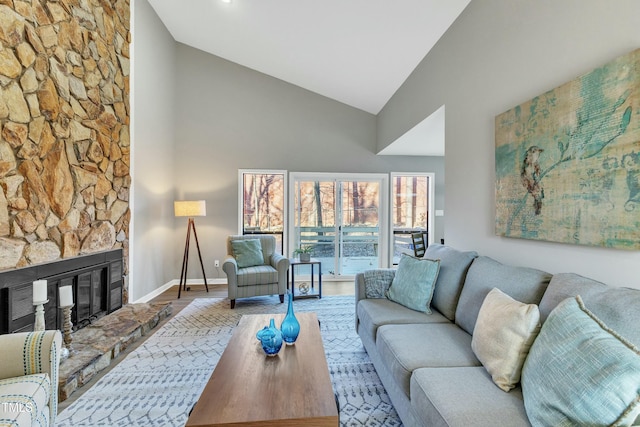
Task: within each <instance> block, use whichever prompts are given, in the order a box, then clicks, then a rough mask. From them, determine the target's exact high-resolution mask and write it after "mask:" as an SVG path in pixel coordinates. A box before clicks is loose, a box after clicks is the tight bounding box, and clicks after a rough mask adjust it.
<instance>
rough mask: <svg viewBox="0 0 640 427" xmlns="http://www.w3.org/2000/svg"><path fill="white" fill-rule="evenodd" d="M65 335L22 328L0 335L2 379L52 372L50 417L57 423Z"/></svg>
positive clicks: (50, 375) (50, 376)
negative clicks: (59, 381) (60, 370)
mask: <svg viewBox="0 0 640 427" xmlns="http://www.w3.org/2000/svg"><path fill="white" fill-rule="evenodd" d="M61 348H62V335H61V334H60V331H55V330H50V331H41V332H22V333H17V334H6V335H0V349H2V363H1V364H0V379H6V378H15V377H21V376H24V375H31V374H42V373H44V374H48V375H49V379H50V380H51V396H50V397H49V411H50V414H49V419H50V421H51V425H54V422H55V418H56V415H57V414H58V370H59V368H60V350H61Z"/></svg>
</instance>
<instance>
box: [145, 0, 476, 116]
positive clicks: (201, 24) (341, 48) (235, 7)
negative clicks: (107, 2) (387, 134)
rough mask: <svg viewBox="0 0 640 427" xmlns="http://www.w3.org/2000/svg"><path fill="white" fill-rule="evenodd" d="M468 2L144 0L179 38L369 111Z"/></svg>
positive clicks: (395, 86)
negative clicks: (147, 1) (147, 0)
mask: <svg viewBox="0 0 640 427" xmlns="http://www.w3.org/2000/svg"><path fill="white" fill-rule="evenodd" d="M227 1H229V0H227ZM469 2H470V0H231V3H227V2H225V1H223V0H185V1H177V0H149V3H150V4H151V6H152V7H153V8H154V10H155V11H156V13H157V14H158V16H159V17H160V19H161V20H162V22H163V23H164V24H165V26H166V27H167V29H168V30H169V32H170V33H171V35H172V36H173V38H174V39H175V40H176V41H178V42H180V43H184V44H186V45H189V46H192V47H194V48H197V49H200V50H203V51H205V52H209V53H211V54H213V55H216V56H219V57H222V58H224V59H227V60H229V61H232V62H235V63H237V64H240V65H243V66H246V67H248V68H251V69H254V70H256V71H260V72H262V73H264V74H267V75H270V76H273V77H276V78H278V79H281V80H284V81H286V82H289V83H292V84H294V85H297V86H300V87H302V88H304V89H307V90H310V91H312V92H315V93H318V94H320V95H324V96H326V97H328V98H331V99H334V100H337V101H340V102H343V103H345V104H347V105H350V106H353V107H356V108H359V109H361V110H364V111H367V112H369V113H372V114H377V113H379V112H380V110H381V109H382V108H383V107H384V105H385V104H386V103H387V101H388V100H389V99H390V98H391V96H392V95H393V94H394V93H395V92H396V90H397V89H398V88H399V87H400V86H401V85H402V83H403V82H404V81H405V80H406V78H407V77H408V76H409V75H410V74H411V72H412V71H413V70H414V69H415V67H416V66H417V65H418V63H419V62H420V61H421V60H422V59H423V58H424V57H425V55H426V54H427V53H428V52H429V50H430V49H431V48H432V47H433V45H434V44H435V43H436V42H437V41H438V39H439V38H440V37H441V36H442V34H444V32H445V31H446V30H447V28H449V26H450V25H451V24H452V23H453V21H454V20H455V19H456V18H457V17H458V15H459V14H460V13H461V12H462V10H463V9H464V8H465V7H466V6H467V4H469Z"/></svg>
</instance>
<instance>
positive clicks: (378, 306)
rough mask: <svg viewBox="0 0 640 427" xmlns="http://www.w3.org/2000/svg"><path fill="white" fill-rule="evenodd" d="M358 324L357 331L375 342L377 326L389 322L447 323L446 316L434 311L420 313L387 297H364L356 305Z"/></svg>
mask: <svg viewBox="0 0 640 427" xmlns="http://www.w3.org/2000/svg"><path fill="white" fill-rule="evenodd" d="M356 312H357V315H358V319H359V320H360V326H359V329H358V333H360V334H362V333H364V334H366V335H367V336H368V337H369V338H371V341H373V342H375V340H376V333H377V332H378V328H379V327H380V326H382V325H389V324H407V323H449V320H447V318H446V317H444V316H443V315H442V314H440V313H438V312H436V311H434V312H433V313H431V314H426V313H420V312H418V311H415V310H409V309H408V308H406V307H404V306H402V305H400V304H398V303H395V302H393V301H389V300H388V299H386V298H385V299H365V300H360V301H359V302H358V306H357V307H356Z"/></svg>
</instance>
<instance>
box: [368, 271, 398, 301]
mask: <svg viewBox="0 0 640 427" xmlns="http://www.w3.org/2000/svg"><path fill="white" fill-rule="evenodd" d="M395 274H396V271H395V270H393V269H390V268H388V269H382V268H378V269H375V270H367V271H365V272H364V292H365V295H366V296H367V298H386V296H385V294H386V292H387V289H389V285H391V282H392V281H393V277H394V276H395Z"/></svg>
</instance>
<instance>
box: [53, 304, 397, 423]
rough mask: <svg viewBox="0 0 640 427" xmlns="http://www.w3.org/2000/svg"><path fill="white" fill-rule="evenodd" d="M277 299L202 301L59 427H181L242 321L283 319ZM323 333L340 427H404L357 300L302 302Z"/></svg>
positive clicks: (64, 415)
mask: <svg viewBox="0 0 640 427" xmlns="http://www.w3.org/2000/svg"><path fill="white" fill-rule="evenodd" d="M277 301H278V300H277V298H276V297H256V298H247V299H242V300H239V301H238V303H237V304H236V308H235V309H234V310H231V309H229V301H228V300H226V299H220V298H198V299H196V300H194V301H193V302H192V303H191V304H189V305H188V306H187V307H186V308H185V309H184V310H182V311H181V312H180V313H178V314H177V315H176V316H175V317H174V318H172V319H171V320H170V321H169V322H167V323H166V324H165V325H164V326H163V327H161V328H160V329H159V330H158V331H156V332H155V333H154V334H153V335H152V336H151V337H149V339H147V340H146V341H145V342H144V343H143V344H142V345H141V346H140V347H138V348H137V349H136V350H135V351H134V352H132V353H131V354H129V355H128V356H127V357H126V358H125V359H124V360H123V361H121V362H120V363H119V364H118V365H117V366H116V367H114V368H113V369H112V370H111V372H109V373H108V374H107V375H105V376H104V377H103V378H102V379H100V381H98V382H97V383H96V384H95V385H94V386H93V387H91V388H90V389H89V390H87V391H86V392H85V393H84V395H82V396H81V397H80V398H79V399H78V400H77V401H75V402H74V403H73V404H71V405H70V406H69V407H68V408H66V409H65V410H64V411H62V412H61V413H60V415H59V416H58V420H57V423H56V424H57V425H58V426H74V427H79V426H92V427H93V426H184V425H185V423H186V421H187V418H188V414H189V411H190V410H191V408H192V407H193V405H194V404H195V403H196V401H197V400H198V397H199V396H200V394H201V393H202V390H203V389H204V386H205V384H206V383H207V381H208V380H209V377H210V376H211V373H212V372H213V369H214V367H215V365H216V363H217V362H218V360H219V359H220V356H221V355H222V352H223V351H224V349H225V347H226V345H227V342H228V341H229V338H230V337H231V334H232V332H233V329H234V327H235V326H236V325H237V323H238V321H239V320H240V317H241V316H242V315H243V314H261V313H284V312H285V311H286V304H279V303H278V302H277ZM294 307H295V311H296V312H305V311H313V312H316V313H317V315H318V319H320V322H321V325H322V326H321V333H322V339H323V343H324V348H325V352H326V356H327V363H328V365H329V370H330V374H331V380H332V383H333V388H334V391H335V392H336V394H337V396H338V400H339V402H340V423H341V425H342V426H367V427H376V426H385V427H386V426H390V427H400V426H402V424H401V422H400V420H399V418H398V415H397V414H396V411H395V409H394V408H393V406H392V405H391V402H390V400H389V397H388V396H387V393H386V392H385V390H384V387H383V386H382V383H381V382H380V379H379V378H378V375H377V374H376V371H375V369H374V367H373V364H372V363H371V361H370V360H369V357H368V355H367V353H366V352H365V350H364V348H363V347H362V343H361V341H360V338H359V337H358V335H357V334H356V332H355V326H354V298H353V296H326V297H324V298H322V299H321V300H316V299H309V300H297V301H295V302H294Z"/></svg>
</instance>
